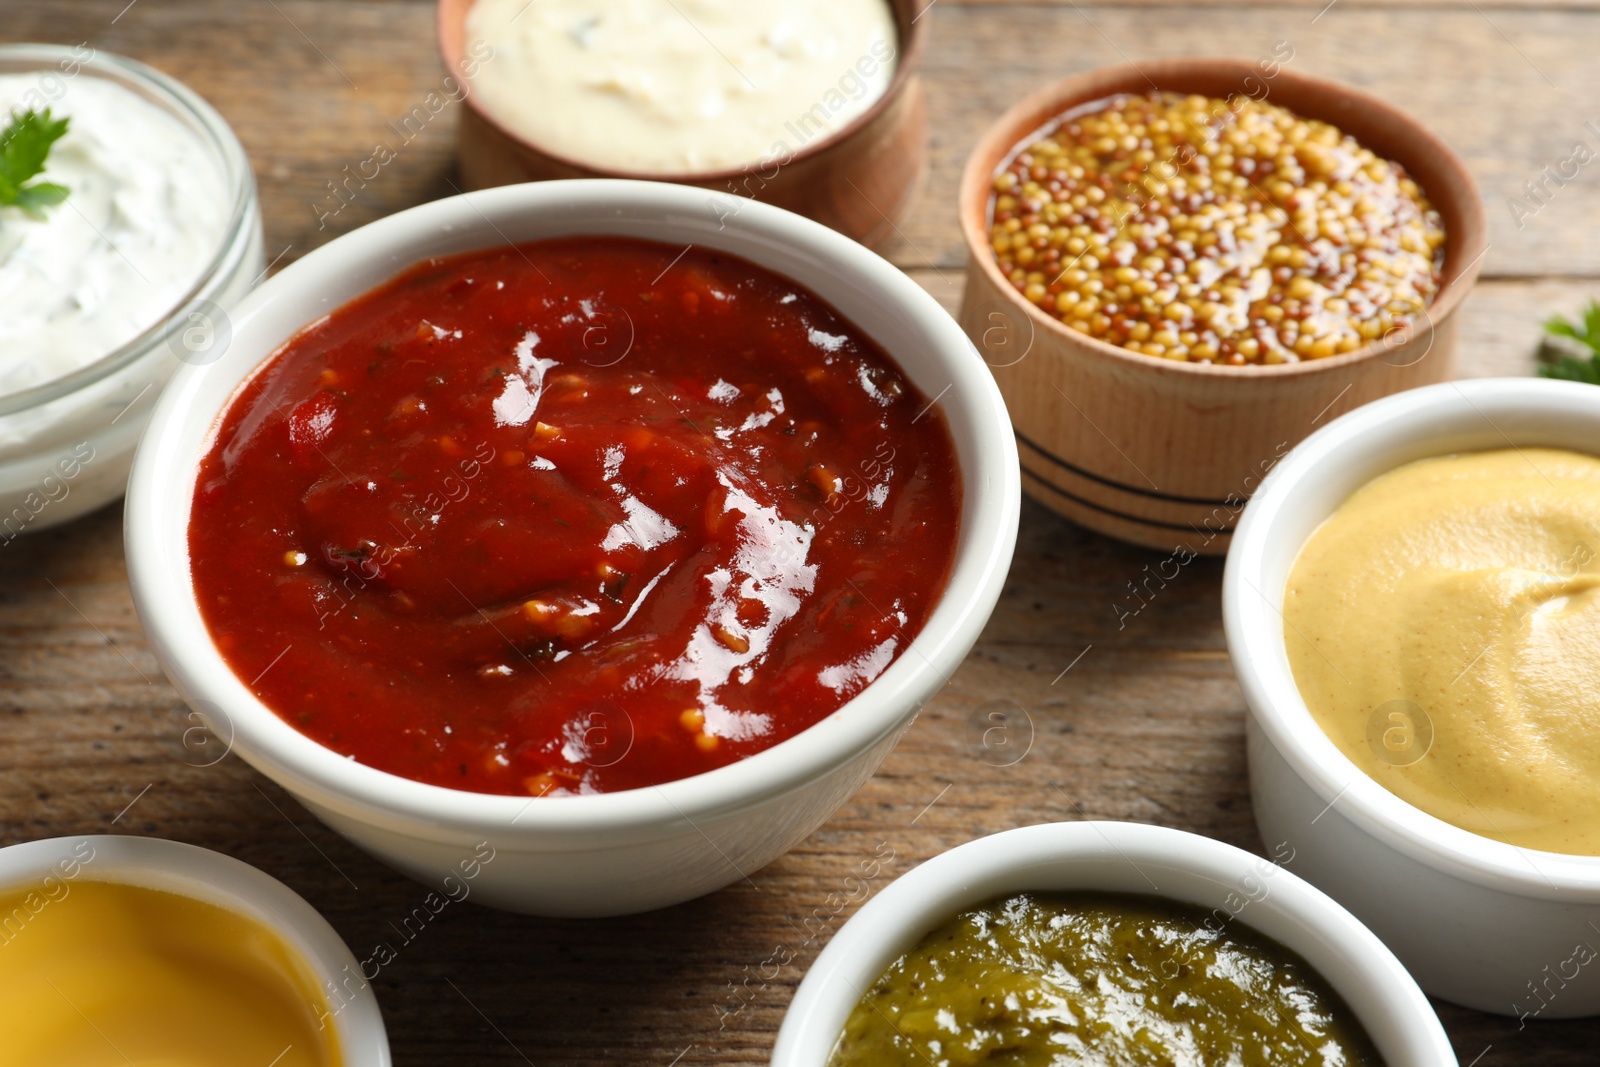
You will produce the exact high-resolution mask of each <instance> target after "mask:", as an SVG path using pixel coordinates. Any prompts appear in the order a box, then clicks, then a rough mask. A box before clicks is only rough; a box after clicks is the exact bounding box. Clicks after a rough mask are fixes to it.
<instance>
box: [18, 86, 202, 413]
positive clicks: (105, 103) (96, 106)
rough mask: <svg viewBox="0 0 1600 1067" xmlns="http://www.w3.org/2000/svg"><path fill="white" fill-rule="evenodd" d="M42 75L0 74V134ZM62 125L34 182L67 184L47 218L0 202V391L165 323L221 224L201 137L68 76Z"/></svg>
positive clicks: (152, 109) (122, 96) (57, 110)
mask: <svg viewBox="0 0 1600 1067" xmlns="http://www.w3.org/2000/svg"><path fill="white" fill-rule="evenodd" d="M39 79H40V74H39V73H33V74H10V75H0V126H3V125H4V124H6V123H9V122H10V120H11V119H10V116H11V114H12V111H13V109H14V108H18V107H19V105H20V102H21V101H22V100H23V99H24V98H25V96H27V95H28V94H29V92H30V90H33V89H35V88H36V87H37V86H38V84H39ZM65 85H66V88H65V92H64V93H63V95H62V96H61V97H60V98H58V99H57V100H56V101H54V103H53V104H52V105H51V108H52V114H53V116H54V117H56V118H60V117H62V116H70V118H71V120H72V122H71V125H70V126H69V128H68V130H67V133H66V136H64V137H62V138H61V139H60V140H59V141H57V142H56V143H55V147H54V148H52V149H51V151H50V156H49V158H48V160H47V161H46V164H45V170H44V173H43V174H41V175H40V176H39V178H38V179H37V180H40V181H50V182H55V183H56V184H58V185H63V186H66V187H67V189H69V190H70V195H69V196H68V197H67V199H66V201H65V202H64V203H61V204H57V205H55V206H53V207H48V208H46V209H45V220H44V221H42V222H40V221H36V220H34V219H31V218H29V217H28V216H27V215H26V214H24V213H23V212H22V211H21V210H20V209H18V208H14V207H0V393H15V392H18V391H20V390H23V389H28V388H31V387H33V386H35V385H39V384H41V383H43V382H46V381H49V380H50V379H52V378H58V377H60V376H61V375H63V374H68V373H70V372H72V371H74V370H77V369H78V368H80V367H83V366H86V365H88V364H90V363H93V362H94V361H96V360H98V359H100V358H101V357H103V356H106V355H108V354H110V353H111V352H112V351H114V350H115V349H117V348H119V347H121V346H122V345H123V344H126V343H127V342H128V341H131V340H133V339H134V338H135V337H137V336H139V334H141V333H143V332H144V331H145V330H147V329H149V328H150V327H151V326H154V325H155V324H157V323H158V322H160V321H161V320H162V319H164V318H165V317H166V316H167V315H169V314H170V313H171V312H172V311H173V310H174V308H175V307H176V306H177V304H178V302H179V301H180V300H181V299H182V298H183V297H184V296H185V295H186V294H188V292H189V291H190V290H191V289H193V288H194V286H195V285H196V284H197V283H198V282H199V281H200V278H201V275H202V274H203V273H204V271H205V269H206V267H207V266H209V265H210V262H211V260H212V258H213V257H214V256H215V255H216V253H217V250H218V248H219V246H220V244H221V241H222V238H223V236H224V235H223V233H222V227H223V225H224V223H225V222H226V221H227V219H226V216H227V212H228V207H229V203H228V193H227V183H226V179H225V177H224V175H223V174H222V173H221V171H220V170H219V168H218V165H217V163H216V162H215V160H214V158H213V156H212V154H211V152H210V151H209V150H208V149H207V148H206V146H205V144H204V143H203V142H202V141H201V140H200V138H199V137H198V136H197V135H196V134H195V133H193V132H192V131H190V130H189V129H188V128H187V127H186V126H184V125H183V124H182V123H181V122H179V121H178V120H177V119H176V118H174V117H172V116H171V115H169V114H167V113H166V112H164V111H162V110H161V109H160V108H158V107H156V106H155V105H154V104H151V103H149V102H147V101H145V100H144V99H142V98H141V97H139V96H138V95H136V94H135V93H133V92H131V91H129V90H127V89H124V88H122V87H121V86H119V85H115V84H112V83H111V82H108V81H106V80H104V79H101V78H95V77H90V76H86V75H80V76H78V77H75V78H72V79H69V80H68V81H67V82H66V83H65Z"/></svg>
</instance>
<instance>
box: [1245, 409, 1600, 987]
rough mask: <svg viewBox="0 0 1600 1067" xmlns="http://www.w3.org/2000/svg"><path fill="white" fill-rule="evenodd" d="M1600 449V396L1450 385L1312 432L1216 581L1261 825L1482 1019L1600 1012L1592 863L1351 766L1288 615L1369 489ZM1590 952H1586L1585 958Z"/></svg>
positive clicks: (1420, 976) (1428, 982)
mask: <svg viewBox="0 0 1600 1067" xmlns="http://www.w3.org/2000/svg"><path fill="white" fill-rule="evenodd" d="M1513 445H1515V446H1548V447H1554V448H1568V449H1573V450H1575V451H1579V452H1590V453H1594V452H1600V389H1597V388H1595V387H1594V386H1589V385H1577V384H1573V383H1570V382H1555V381H1541V380H1538V379H1532V378H1507V379H1481V380H1477V381H1464V382H1447V383H1445V384H1443V385H1432V386H1428V387H1427V388H1423V389H1414V390H1411V391H1410V392H1405V393H1400V394H1398V395H1396V396H1392V397H1389V398H1387V399H1384V400H1379V401H1377V402H1375V403H1372V404H1368V405H1366V406H1365V407H1361V408H1358V409H1356V410H1355V411H1352V412H1350V413H1349V414H1348V415H1345V416H1343V417H1341V418H1339V419H1336V420H1334V421H1333V422H1332V423H1331V424H1329V425H1328V426H1326V427H1324V428H1323V429H1321V430H1319V431H1318V432H1316V433H1315V434H1312V435H1311V436H1310V437H1308V438H1306V439H1305V441H1303V442H1302V443H1301V444H1300V445H1299V446H1298V447H1296V448H1295V449H1294V450H1293V451H1291V452H1290V453H1289V454H1288V455H1287V456H1285V457H1284V459H1283V460H1282V462H1280V463H1279V464H1278V466H1277V469H1275V470H1274V471H1273V472H1272V473H1271V474H1269V475H1268V476H1267V478H1266V479H1265V480H1264V481H1263V482H1262V483H1261V487H1260V489H1259V490H1257V492H1256V494H1255V497H1254V498H1253V499H1252V500H1251V502H1250V504H1249V506H1247V507H1246V508H1245V511H1244V516H1243V518H1242V519H1241V521H1240V523H1239V527H1238V531H1237V532H1236V533H1235V534H1234V538H1233V545H1232V547H1231V548H1230V550H1229V552H1228V564H1227V570H1226V572H1225V574H1224V577H1223V586H1222V608H1223V618H1224V621H1225V625H1226V630H1227V638H1228V651H1229V653H1230V654H1231V655H1232V657H1233V666H1234V670H1235V671H1236V672H1237V673H1238V675H1239V683H1240V685H1241V686H1242V687H1243V688H1244V696H1245V702H1246V703H1247V704H1248V705H1249V708H1250V717H1249V720H1248V723H1247V736H1248V744H1249V759H1250V787H1251V792H1252V795H1253V801H1254V805H1255V812H1256V822H1257V823H1258V825H1259V826H1260V828H1261V834H1262V837H1263V838H1264V839H1265V840H1268V841H1284V840H1286V841H1288V842H1290V844H1291V845H1292V846H1293V847H1294V848H1295V849H1296V850H1297V852H1298V854H1299V856H1300V859H1299V860H1297V866H1296V868H1295V869H1296V870H1297V871H1299V872H1300V873H1301V874H1303V875H1304V876H1305V877H1306V878H1307V879H1309V880H1310V881H1312V882H1313V883H1315V884H1316V885H1318V886H1320V887H1321V888H1322V889H1324V890H1326V891H1327V892H1328V893H1329V894H1330V895H1331V896H1332V897H1333V898H1334V899H1335V900H1338V901H1339V902H1340V903H1342V904H1344V905H1345V907H1347V908H1349V909H1350V910H1351V911H1352V912H1354V913H1355V914H1356V915H1357V916H1358V917H1360V918H1361V919H1362V921H1364V922H1365V923H1366V924H1367V925H1368V926H1370V927H1372V929H1373V930H1374V931H1375V932H1376V933H1377V934H1378V936H1379V937H1381V938H1383V940H1384V941H1385V942H1386V943H1387V944H1388V945H1389V947H1390V948H1392V949H1394V951H1395V954H1396V955H1398V956H1399V957H1400V958H1401V959H1402V960H1404V961H1405V964H1406V966H1407V967H1409V968H1410V969H1411V971H1412V973H1413V974H1415V975H1416V976H1417V980H1418V981H1419V982H1421V983H1422V987H1423V988H1424V989H1426V990H1427V991H1428V992H1430V993H1432V994H1434V995H1436V996H1440V997H1443V998H1444V999H1446V1000H1451V1001H1455V1002H1456V1003H1458V1004H1464V1005H1466V1006H1468V1007H1472V1008H1477V1009H1479V1010H1481V1011H1491V1012H1497V1013H1500V1014H1506V1015H1537V1016H1540V1017H1544V1018H1555V1017H1567V1016H1577V1015H1593V1014H1596V1013H1600V966H1585V965H1583V963H1582V962H1576V963H1575V962H1573V961H1574V952H1575V949H1577V948H1578V947H1579V946H1582V945H1588V946H1600V933H1597V932H1596V931H1597V929H1600V857H1587V856H1568V855H1559V854H1556V853H1552V852H1539V851H1535V850H1532V849H1525V848H1518V847H1515V846H1513V845H1508V844H1504V843H1502V842H1499V841H1494V840H1491V839H1489V838H1486V837H1481V836H1479V835H1477V834H1474V833H1471V832H1470V831H1467V830H1462V829H1460V828H1458V827H1456V826H1452V825H1451V824H1449V823H1447V822H1444V821H1442V820H1440V819H1436V818H1434V817H1433V816H1431V815H1428V814H1425V813H1424V812H1422V811H1421V810H1419V809H1418V808H1415V807H1413V806H1411V805H1410V804H1408V803H1406V802H1405V801H1402V800H1401V799H1400V798H1399V797H1397V796H1395V795H1394V794H1393V793H1391V792H1389V791H1388V790H1387V789H1385V788H1384V787H1383V786H1381V785H1379V784H1378V783H1377V782H1376V781H1374V780H1373V779H1372V778H1369V777H1368V776H1367V775H1366V774H1365V773H1363V772H1362V771H1361V770H1359V769H1358V768H1357V767H1356V765H1355V764H1354V763H1352V762H1351V761H1350V759H1349V758H1348V757H1346V756H1345V755H1344V753H1342V752H1341V751H1339V748H1338V747H1337V746H1336V745H1335V744H1334V743H1333V742H1332V741H1331V740H1329V739H1328V737H1327V735H1326V734H1324V733H1323V732H1322V729H1321V727H1319V726H1318V725H1317V723H1316V721H1315V720H1314V719H1312V717H1311V713H1310V711H1309V710H1307V708H1306V705H1305V701H1304V700H1302V699H1301V697H1300V693H1299V690H1298V689H1297V688H1296V687H1295V682H1294V676H1293V674H1292V673H1291V672H1290V668H1289V658H1288V654H1287V652H1286V650H1285V647H1284V639H1283V619H1282V616H1281V614H1280V611H1281V607H1282V604H1283V592H1284V588H1285V586H1286V585H1287V583H1288V579H1289V571H1290V568H1291V567H1292V566H1293V564H1294V561H1295V558H1296V557H1297V556H1298V555H1299V552H1300V548H1301V546H1303V545H1304V544H1305V542H1306V540H1307V538H1309V537H1310V536H1311V533H1312V532H1313V531H1314V530H1315V529H1316V528H1317V527H1318V526H1319V525H1320V524H1321V523H1322V521H1323V520H1324V519H1326V518H1327V517H1328V516H1329V515H1330V514H1332V512H1333V511H1334V509H1335V508H1337V507H1338V506H1339V505H1340V504H1341V503H1343V502H1344V500H1345V499H1346V498H1347V497H1348V496H1349V495H1350V494H1351V493H1353V492H1355V491H1356V490H1357V489H1359V488H1360V487H1361V486H1363V485H1365V484H1366V483H1367V482H1369V481H1371V480H1372V479H1373V478H1375V477H1377V476H1378V475H1380V474H1383V473H1385V472H1386V471H1389V470H1392V469H1393V468H1395V467H1397V466H1399V465H1401V464H1403V463H1408V462H1411V461H1412V460H1417V459H1423V458H1425V457H1428V456H1437V455H1445V454H1448V453H1452V452H1470V451H1477V450H1482V449H1494V448H1507V447H1511V446H1513ZM1593 954H1594V949H1593V948H1591V949H1589V950H1588V952H1587V953H1579V954H1578V957H1579V960H1580V961H1581V959H1582V957H1583V956H1585V955H1587V956H1589V957H1591V958H1592V956H1593Z"/></svg>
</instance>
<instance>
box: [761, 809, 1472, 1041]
mask: <svg viewBox="0 0 1600 1067" xmlns="http://www.w3.org/2000/svg"><path fill="white" fill-rule="evenodd" d="M1269 852H1270V854H1271V858H1270V859H1268V858H1264V857H1261V856H1255V855H1252V854H1250V853H1248V852H1244V851H1242V850H1240V849H1237V848H1234V847H1232V846H1231V845H1225V844H1222V843H1221V842H1218V841H1213V840H1211V839H1209V838H1204V837H1199V836H1196V835H1194V834H1188V833H1184V832H1182V831H1179V830H1171V829H1166V828H1163V827H1156V826H1144V825H1137V824H1133V823H1116V822H1084V823H1055V824H1047V825H1041V826H1029V827H1024V828H1022V829H1019V830H1011V831H1007V832H1006V833H1001V834H996V835H994V836H992V837H985V838H981V839H979V840H977V841H973V842H969V843H968V844H965V845H962V846H960V847H958V848H955V849H952V850H951V851H949V852H946V853H943V854H941V855H939V856H936V857H934V858H933V859H931V860H929V861H928V862H927V863H924V864H923V865H922V866H920V867H918V868H916V869H915V870H913V871H911V872H910V873H908V874H906V875H904V876H903V877H901V878H900V879H898V880H897V881H895V882H894V883H893V884H892V885H890V886H889V887H888V888H886V889H885V890H884V891H883V892H882V893H880V894H879V895H878V896H877V897H876V898H875V899H874V900H871V901H869V902H868V903H867V904H866V905H865V906H864V907H863V908H862V909H861V911H860V912H859V913H857V915H856V916H854V917H853V918H852V919H851V920H850V921H849V922H848V923H846V924H845V925H844V926H843V927H842V928H841V929H840V931H839V933H838V934H837V935H836V936H835V937H834V939H833V941H832V942H831V943H830V944H829V945H828V946H827V948H825V949H824V950H823V952H822V953H821V955H820V956H818V958H817V961H816V963H815V964H814V965H813V966H812V968H811V970H810V972H809V973H808V974H807V975H806V977H805V980H804V981H802V982H801V984H800V988H799V989H798V990H797V991H796V993H795V998H794V1001H793V1003H792V1004H791V1005H790V1006H789V1011H788V1014H787V1015H786V1016H785V1017H784V1021H783V1027H782V1029H781V1030H780V1031H779V1033H778V1040H777V1046H776V1048H775V1049H774V1051H773V1057H772V1063H773V1067H867V1065H871V1067H897V1065H899V1064H906V1065H908V1067H909V1065H925V1064H938V1065H940V1067H966V1065H976V1064H995V1063H1004V1064H1006V1065H1008V1067H1033V1065H1040V1067H1045V1065H1050V1067H1054V1065H1056V1064H1066V1063H1115V1064H1119V1065H1128V1067H1135V1065H1142V1064H1151V1065H1157V1064H1163V1065H1169V1064H1203V1063H1204V1064H1209V1063H1238V1064H1245V1065H1249V1067H1276V1065H1280V1064H1281V1065H1289V1064H1294V1065H1311V1064H1315V1065H1319V1067H1376V1065H1387V1067H1435V1065H1440V1067H1442V1065H1446V1064H1449V1065H1454V1064H1455V1063H1456V1059H1455V1055H1454V1053H1453V1052H1452V1051H1451V1048H1450V1043H1449V1040H1448V1039H1447V1038H1446V1036H1445V1033H1444V1029H1443V1027H1442V1026H1440V1024H1439V1020H1438V1017H1437V1016H1436V1015H1435V1014H1434V1012H1433V1009H1432V1007H1431V1006H1430V1005H1429V1004H1428V1000H1427V998H1426V997H1425V996H1424V995H1423V993H1422V990H1421V989H1419V988H1418V986H1417V984H1416V982H1415V981H1413V980H1412V978H1411V976H1410V974H1409V973H1407V971H1406V970H1405V968H1404V967H1403V966H1402V965H1401V964H1400V962H1399V960H1397V959H1396V958H1395V956H1394V954H1393V953H1391V952H1390V951H1389V950H1388V949H1387V948H1385V947H1384V945H1383V943H1382V942H1381V941H1379V940H1378V939H1377V937H1375V936H1374V935H1373V934H1372V933H1371V932H1370V931H1369V930H1368V929H1367V928H1366V927H1365V926H1363V925H1361V923H1360V922H1359V921H1358V920H1357V919H1356V918H1355V917H1354V916H1352V915H1351V914H1350V913H1349V912H1347V911H1345V910H1344V909H1343V908H1342V907H1340V906H1339V905H1338V904H1336V903H1335V902H1334V901H1333V900H1332V899H1331V898H1329V897H1327V896H1325V895H1324V894H1323V893H1322V892H1321V891H1319V890H1317V889H1316V888H1314V887H1312V886H1311V885H1310V884H1309V883H1307V882H1305V881H1303V880H1302V879H1301V878H1299V877H1298V876H1297V875H1295V874H1294V873H1293V870H1292V868H1293V866H1294V851H1293V849H1292V848H1289V847H1287V846H1280V847H1279V848H1277V849H1272V848H1271V847H1270V843H1269Z"/></svg>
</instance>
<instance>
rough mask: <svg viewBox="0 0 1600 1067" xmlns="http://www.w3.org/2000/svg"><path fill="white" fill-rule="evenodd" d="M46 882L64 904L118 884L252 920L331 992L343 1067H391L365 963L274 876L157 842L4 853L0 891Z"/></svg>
mask: <svg viewBox="0 0 1600 1067" xmlns="http://www.w3.org/2000/svg"><path fill="white" fill-rule="evenodd" d="M47 877H48V878H53V879H54V880H55V884H59V885H61V886H64V887H65V892H66V895H65V896H62V897H58V898H56V899H60V900H70V899H71V892H72V886H73V885H74V884H75V883H77V882H85V881H90V882H116V883H119V884H122V885H136V886H142V887H144V888H146V889H160V890H164V891H166V892H168V893H176V894H178V895H179V896H185V897H190V898H192V899H195V900H202V901H205V902H206V903H208V904H214V905H216V906H217V907H220V908H226V909H227V910H229V911H232V912H237V913H238V914H240V915H244V916H247V917H249V918H251V919H254V920H255V921H256V922H259V923H261V924H262V925H264V926H266V927H267V928H268V929H270V930H272V931H273V932H274V933H276V934H277V935H278V936H279V937H281V938H283V940H284V942H285V943H286V944H288V945H289V947H290V948H292V949H294V950H295V951H296V952H298V953H299V954H300V956H301V958H302V959H304V960H305V961H306V963H307V964H308V965H309V966H310V968H311V972H312V974H313V975H314V976H315V977H316V980H317V982H318V983H319V984H320V985H321V987H322V989H323V990H324V991H325V992H326V993H327V995H328V1006H329V1007H330V1008H334V1007H336V1006H337V1010H334V1011H331V1012H330V1013H329V1015H328V1018H330V1019H331V1020H332V1023H333V1028H334V1034H335V1037H336V1040H337V1042H338V1047H339V1050H340V1051H341V1052H342V1053H343V1056H344V1063H345V1067H389V1063H390V1059H389V1039H388V1036H387V1035H386V1034H385V1033H384V1029H383V1016H382V1014H380V1013H379V1011H378V998H377V997H376V996H375V995H374V994H373V992H372V987H371V986H370V985H368V984H367V983H366V982H365V981H362V980H361V977H360V975H361V966H360V964H359V963H357V962H356V958H355V956H354V955H352V954H351V952H350V950H349V948H347V947H346V946H345V943H344V942H343V941H341V940H340V939H339V935H338V934H337V933H335V932H334V929H333V927H331V926H329V925H328V920H326V919H324V918H323V917H322V916H321V915H319V914H317V911H316V909H315V908H313V907H312V906H311V905H310V904H307V903H306V902H305V900H304V899H303V898H302V897H300V895H299V894H297V893H296V892H295V891H294V890H292V889H290V888H289V887H288V886H286V885H284V884H283V883H282V882H280V881H278V880H277V879H276V878H273V877H271V876H269V875H267V874H264V873H262V872H261V871H258V870H256V868H254V867H252V866H250V865H249V864H248V863H241V862H239V861H238V860H236V859H233V858H232V857H230V856H224V855H222V854H221V853H220V852H212V851H211V850H209V849H204V848H198V847H196V846H194V845H186V844H183V843H181V842H178V841H165V840H162V839H160V838H155V837H126V836H122V835H119V834H85V835H83V836H80V837H53V838H49V839H47V840H44V841H28V842H25V843H23V844H20V845H11V846H9V847H7V848H0V890H5V889H14V888H18V887H21V886H25V885H36V884H38V883H40V882H41V881H43V880H44V879H45V878H47ZM50 906H51V905H50V904H46V905H45V907H50ZM15 933H16V932H15V931H12V934H13V936H15ZM352 975H354V976H355V980H354V981H351V980H350V978H351V976H352ZM335 991H337V994H338V995H337V998H335V995H334V994H335Z"/></svg>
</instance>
